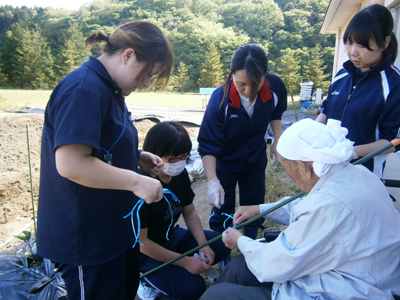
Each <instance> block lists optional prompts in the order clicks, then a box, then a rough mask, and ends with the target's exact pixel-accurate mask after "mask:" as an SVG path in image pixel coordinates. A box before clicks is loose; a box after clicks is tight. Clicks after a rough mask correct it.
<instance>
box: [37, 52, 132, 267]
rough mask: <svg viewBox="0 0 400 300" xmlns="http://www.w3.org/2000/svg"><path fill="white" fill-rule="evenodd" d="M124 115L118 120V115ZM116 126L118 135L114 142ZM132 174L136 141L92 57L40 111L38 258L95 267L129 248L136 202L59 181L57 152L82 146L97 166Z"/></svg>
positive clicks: (120, 101) (114, 89)
mask: <svg viewBox="0 0 400 300" xmlns="http://www.w3.org/2000/svg"><path fill="white" fill-rule="evenodd" d="M124 111H125V113H124ZM124 123H125V124H126V126H125V130H124V132H123V134H122V136H121V138H120V139H119V140H118V137H119V136H120V135H121V133H122V131H123V128H124ZM117 140H118V142H117V143H116V144H115V145H114V147H113V148H112V149H111V151H110V152H111V154H112V164H113V165H114V166H116V167H118V168H123V169H128V170H134V171H137V170H138V163H137V145H138V135H137V130H136V128H135V127H134V125H133V123H132V121H131V119H130V114H129V113H128V112H126V106H125V103H124V97H123V96H122V95H121V89H120V88H119V87H118V86H117V85H116V83H115V82H114V81H113V80H112V78H111V77H110V75H109V74H108V72H107V70H106V69H105V68H104V66H103V65H102V64H101V62H100V61H98V60H97V59H96V58H94V57H90V59H89V61H87V62H84V63H83V65H82V66H81V67H79V68H78V69H76V70H75V71H72V72H71V73H69V74H68V75H67V76H65V78H64V79H63V80H62V81H61V82H60V83H59V84H58V85H57V87H56V88H55V89H54V91H53V93H52V95H51V97H50V100H49V102H48V104H47V107H46V111H45V121H44V126H43V136H42V149H41V169H40V191H39V208H38V232H37V246H38V253H39V254H40V255H41V256H43V257H46V258H48V259H50V260H52V261H54V262H58V263H64V264H70V265H95V264H101V263H105V262H107V261H110V260H112V259H114V258H116V257H118V256H119V255H121V254H122V253H123V252H125V251H126V250H127V249H128V248H129V247H131V246H132V244H133V241H134V236H133V233H132V226H131V220H130V218H126V219H124V218H123V217H124V216H125V215H127V214H128V213H129V212H130V211H131V210H132V207H133V206H134V205H135V203H136V202H137V200H138V198H137V197H136V196H135V195H134V194H133V193H132V192H130V191H123V190H108V189H95V188H89V187H85V186H82V185H79V184H77V183H75V182H73V181H70V180H68V179H67V178H64V177H61V176H60V174H59V173H58V171H57V167H56V163H55V153H54V152H55V150H56V148H57V147H60V146H63V145H68V144H83V145H89V146H91V147H93V153H92V156H94V157H97V158H98V159H100V160H103V161H104V151H103V150H102V149H101V148H103V149H106V150H109V149H110V148H111V147H112V146H113V144H114V143H115V142H116V141H117Z"/></svg>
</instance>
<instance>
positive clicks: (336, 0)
mask: <svg viewBox="0 0 400 300" xmlns="http://www.w3.org/2000/svg"><path fill="white" fill-rule="evenodd" d="M362 2H363V1H362V0H331V1H330V2H329V6H328V10H327V11H326V14H325V19H324V22H323V23H322V27H321V33H323V34H330V33H336V32H337V29H338V28H342V27H343V26H344V25H345V24H346V23H347V22H348V20H350V19H351V17H352V16H353V14H354V13H355V12H356V9H357V4H361V3H362Z"/></svg>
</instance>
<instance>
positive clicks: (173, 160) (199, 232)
mask: <svg viewBox="0 0 400 300" xmlns="http://www.w3.org/2000/svg"><path fill="white" fill-rule="evenodd" d="M191 149H192V142H191V141H190V138H189V135H188V133H187V131H186V130H185V128H184V127H183V126H182V125H181V124H180V123H177V122H162V123H158V124H157V125H155V126H154V127H152V128H151V129H150V130H149V132H148V133H147V135H146V139H145V141H144V144H143V150H144V151H150V152H151V153H154V154H155V155H158V156H159V157H160V158H161V159H162V160H163V162H164V169H163V170H162V171H161V172H160V173H159V174H158V176H157V177H156V178H157V179H158V180H160V182H161V184H162V186H163V188H166V189H168V190H170V191H171V192H172V193H173V194H174V195H175V196H176V197H177V199H178V200H174V199H173V197H167V199H168V201H167V200H165V199H162V200H161V201H159V202H157V203H152V204H146V203H145V204H143V206H142V207H141V208H140V210H139V215H140V223H141V230H140V236H139V240H140V242H141V243H142V244H141V245H140V252H141V261H140V262H141V264H140V272H141V273H142V274H143V273H145V272H147V271H149V270H152V269H154V268H155V267H157V266H159V265H161V264H162V263H164V262H167V261H170V260H171V259H174V258H176V257H178V256H179V255H180V254H182V253H185V252H187V251H189V250H191V249H193V248H195V247H197V246H198V245H201V244H203V243H205V242H207V240H210V239H212V238H214V237H216V236H217V235H218V233H216V232H213V231H205V230H203V227H202V225H201V221H200V218H199V216H198V214H197V212H196V210H195V208H194V205H193V198H194V193H193V190H192V188H191V187H190V185H191V183H190V179H189V175H188V172H187V171H186V169H185V164H186V161H187V160H188V158H189V155H190V150H191ZM181 214H182V216H183V218H184V220H185V224H186V226H187V229H184V228H181V227H179V225H176V226H175V223H176V222H177V221H178V219H179V217H180V215H181ZM171 216H172V220H171ZM229 253H230V250H229V249H228V248H226V247H225V246H224V244H223V243H222V241H221V240H218V241H216V242H214V243H212V244H211V245H210V246H206V247H204V248H201V249H200V250H199V255H200V256H199V257H195V256H186V257H184V258H182V259H180V260H178V261H176V262H174V263H172V264H170V265H168V266H166V267H163V268H161V269H160V270H158V271H156V272H154V273H153V274H150V275H149V276H147V277H145V278H144V280H143V282H142V283H141V285H140V286H139V290H138V296H139V297H142V298H145V297H149V296H151V295H152V297H155V296H156V295H157V294H158V293H161V294H164V295H165V296H167V297H168V296H172V297H174V298H176V299H180V300H184V299H198V298H199V297H200V296H201V295H202V294H203V292H204V291H205V290H206V285H205V282H204V278H203V277H201V276H200V274H202V273H204V272H206V271H207V270H210V269H211V265H213V264H215V263H218V262H220V261H221V260H222V259H224V258H225V257H227V256H228V255H229Z"/></svg>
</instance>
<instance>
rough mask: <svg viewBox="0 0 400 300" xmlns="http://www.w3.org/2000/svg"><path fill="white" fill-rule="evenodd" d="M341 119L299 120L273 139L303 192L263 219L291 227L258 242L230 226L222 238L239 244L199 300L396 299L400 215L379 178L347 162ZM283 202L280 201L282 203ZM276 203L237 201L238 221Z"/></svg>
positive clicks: (349, 152)
mask: <svg viewBox="0 0 400 300" xmlns="http://www.w3.org/2000/svg"><path fill="white" fill-rule="evenodd" d="M346 134H347V129H346V128H343V127H341V126H340V122H339V121H336V120H329V121H328V124H327V125H324V124H321V123H318V122H315V121H312V120H310V119H306V120H302V121H299V122H297V123H295V124H294V125H292V126H291V127H289V128H288V129H287V130H286V131H285V132H284V133H283V135H282V137H281V138H280V140H279V142H278V147H277V150H278V153H279V159H280V162H281V164H282V166H283V167H284V169H285V170H286V173H287V174H288V176H289V177H290V178H291V179H292V180H293V181H294V183H295V184H296V186H297V187H298V188H300V189H301V190H303V191H304V192H306V193H308V195H307V196H305V197H303V198H301V199H300V198H298V199H296V200H295V201H293V202H291V203H289V204H288V205H286V206H283V207H282V208H279V209H277V210H276V211H274V212H272V213H271V214H269V215H267V218H269V219H271V220H273V221H274V222H277V223H280V224H285V225H288V227H287V229H286V230H284V231H283V232H282V233H281V234H280V235H279V236H278V238H277V239H276V240H274V241H273V242H271V243H260V242H258V241H255V240H252V239H250V238H248V237H246V236H243V235H241V233H240V232H239V231H238V230H236V229H233V228H229V229H228V230H226V231H225V232H224V233H223V236H222V238H223V242H224V243H225V245H226V246H227V247H229V248H231V249H237V248H238V249H239V250H240V251H241V252H242V254H243V255H239V256H237V257H236V258H235V259H234V260H233V261H232V262H231V263H230V264H229V265H228V266H227V268H226V269H225V270H224V272H223V273H222V274H221V276H220V277H219V279H218V280H217V282H216V284H215V285H214V286H212V287H211V288H210V289H208V290H207V291H206V292H205V293H204V294H203V296H202V298H201V299H204V300H205V299H207V300H212V299H218V300H221V299H229V300H236V299H252V300H255V299H256V300H257V299H393V296H394V295H399V294H400V284H399V283H400V230H399V228H400V216H399V214H398V212H397V211H396V210H395V208H394V206H393V201H392V200H391V199H390V197H389V195H388V192H387V189H386V188H385V186H384V185H383V184H382V182H381V181H380V180H379V179H378V178H377V177H376V176H375V175H374V174H372V173H371V172H369V171H368V170H367V169H366V168H365V167H363V166H354V165H352V164H349V163H348V160H349V159H350V158H351V155H352V149H353V142H351V141H349V140H348V139H346V138H345V136H346ZM281 201H282V200H281ZM274 205H276V203H273V204H261V205H254V206H241V207H239V209H238V210H237V212H236V213H235V215H234V220H233V221H234V224H240V223H241V222H243V221H244V220H246V219H249V218H251V217H253V216H255V215H257V214H259V213H262V212H264V211H266V210H268V209H270V208H271V207H273V206H274Z"/></svg>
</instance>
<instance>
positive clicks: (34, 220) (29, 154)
mask: <svg viewBox="0 0 400 300" xmlns="http://www.w3.org/2000/svg"><path fill="white" fill-rule="evenodd" d="M26 141H27V144H28V164H29V178H30V182H31V198H32V212H33V230H34V232H35V238H36V217H35V201H34V199H33V184H32V168H31V148H30V143H29V125H28V124H26ZM32 254H33V253H32Z"/></svg>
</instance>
